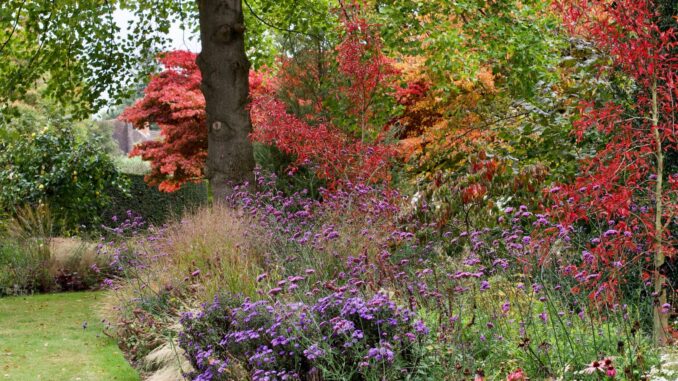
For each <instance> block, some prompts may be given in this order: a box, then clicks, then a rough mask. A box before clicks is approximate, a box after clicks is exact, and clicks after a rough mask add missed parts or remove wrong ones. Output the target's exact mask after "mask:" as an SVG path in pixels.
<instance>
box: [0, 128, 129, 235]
mask: <svg viewBox="0 0 678 381" xmlns="http://www.w3.org/2000/svg"><path fill="white" fill-rule="evenodd" d="M74 135H75V134H74V131H73V129H72V128H71V127H68V126H60V127H46V128H45V129H43V130H42V131H41V132H39V133H33V134H30V135H28V134H27V135H22V136H20V138H18V139H12V140H2V141H0V209H3V210H5V211H9V212H14V210H15V208H16V206H20V205H31V206H38V205H41V204H49V207H50V209H51V211H52V215H53V216H54V220H55V225H56V228H57V229H58V230H59V231H62V232H73V231H77V230H80V229H81V228H82V227H83V226H86V227H91V226H93V225H95V224H96V223H97V222H99V217H100V216H101V212H102V211H103V210H104V208H105V207H106V206H107V205H108V204H109V201H110V198H109V196H108V193H107V192H108V191H109V190H110V189H118V190H120V191H122V189H123V186H124V181H122V179H121V178H120V177H119V176H118V172H117V171H116V169H115V166H114V165H113V163H112V161H111V160H110V159H109V158H108V157H107V156H106V155H105V154H104V153H102V152H101V150H100V147H99V145H98V142H97V141H96V140H93V141H87V142H81V141H77V140H76V139H75V137H74Z"/></svg>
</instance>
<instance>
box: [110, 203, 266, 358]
mask: <svg viewBox="0 0 678 381" xmlns="http://www.w3.org/2000/svg"><path fill="white" fill-rule="evenodd" d="M115 220H116V221H114V223H115V224H116V225H117V226H116V227H115V228H112V229H111V232H112V233H113V234H112V235H111V238H110V239H109V240H107V241H104V242H102V243H101V244H100V246H99V251H100V253H101V254H106V255H109V256H110V257H111V258H112V266H113V267H114V268H115V269H116V270H117V271H118V276H117V277H115V278H112V279H107V280H106V281H105V282H106V283H107V284H108V286H109V287H111V288H112V290H113V292H112V296H111V300H110V303H109V305H110V307H109V308H110V309H112V311H111V313H112V316H115V319H114V320H115V321H114V323H117V333H118V335H119V337H120V339H121V340H122V342H123V345H124V346H126V347H127V348H128V349H129V351H130V352H131V353H132V354H133V355H134V356H143V355H144V354H146V353H148V352H149V351H150V350H152V349H153V348H154V347H157V346H158V345H160V344H162V343H164V342H165V341H166V340H167V339H168V337H169V335H172V330H171V329H170V328H171V326H172V325H173V324H174V322H175V320H176V319H178V316H179V313H180V311H184V310H186V309H190V308H191V307H192V306H196V305H198V304H199V303H201V302H204V301H206V300H211V299H212V298H213V297H214V296H215V295H217V294H219V293H222V292H225V291H228V292H233V293H240V294H242V295H247V296H250V297H255V296H256V292H255V291H256V277H257V275H258V274H260V273H261V271H262V270H261V266H262V262H263V259H262V256H261V253H259V252H258V251H257V250H256V249H255V247H254V246H253V245H252V244H251V243H250V242H248V241H247V240H246V239H245V237H246V231H245V226H244V225H243V224H242V223H240V222H239V220H238V218H237V217H236V216H235V214H234V212H233V211H231V210H229V209H228V208H226V207H224V206H220V205H214V206H213V207H211V208H203V209H200V210H198V211H196V212H195V213H193V214H188V215H186V216H185V217H184V218H182V219H181V220H178V221H176V222H174V223H171V224H169V225H166V226H163V227H160V228H157V227H151V228H150V229H149V230H147V231H146V230H143V234H142V228H143V227H144V225H145V223H144V222H143V221H142V219H141V218H140V217H138V216H135V215H133V214H132V213H131V212H130V213H129V214H128V215H127V216H126V217H125V218H124V219H123V218H120V219H118V218H115Z"/></svg>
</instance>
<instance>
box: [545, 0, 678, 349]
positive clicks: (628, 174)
mask: <svg viewBox="0 0 678 381" xmlns="http://www.w3.org/2000/svg"><path fill="white" fill-rule="evenodd" d="M557 6H558V7H559V9H560V10H561V11H562V13H563V15H564V18H565V22H566V24H567V26H568V27H569V29H570V31H571V32H572V33H574V34H578V35H580V36H582V37H584V38H586V39H588V40H591V41H593V42H594V43H595V44H596V45H597V46H598V47H599V49H601V50H602V51H604V52H606V53H607V54H609V55H610V57H611V58H612V60H613V63H614V69H616V70H620V71H622V72H623V73H625V74H626V75H627V76H628V77H629V78H631V79H633V81H634V83H635V86H636V89H635V94H634V101H635V102H634V103H633V104H632V105H623V104H617V103H613V102H610V103H607V104H603V105H599V104H593V103H584V104H582V105H581V118H580V119H579V120H578V121H577V122H576V124H575V133H576V136H577V138H578V139H580V140H581V139H582V138H583V137H584V136H585V134H588V133H591V132H593V131H596V132H597V133H598V134H600V135H603V136H605V138H606V144H605V146H604V147H603V148H602V149H600V150H599V151H598V152H597V153H596V155H595V156H593V157H591V158H587V159H584V160H583V161H582V167H581V173H580V175H579V176H578V178H577V179H576V182H575V184H573V185H571V186H567V187H563V189H559V188H554V189H552V193H553V194H554V196H555V197H556V201H557V205H558V206H557V208H556V209H555V210H554V215H555V216H557V217H559V218H561V221H562V223H563V225H564V226H566V227H568V226H572V225H573V224H575V223H577V222H581V221H584V222H586V223H587V224H589V226H593V227H595V226H598V229H599V230H598V234H599V237H596V238H594V239H593V240H592V241H591V243H590V245H589V247H588V248H587V251H586V252H585V254H586V255H587V256H588V257H585V258H584V261H583V262H582V263H581V265H579V266H577V267H578V268H576V269H573V271H577V272H578V274H581V273H582V272H584V273H587V274H589V275H590V276H587V277H585V279H593V280H598V279H600V280H601V281H600V282H598V283H597V284H596V285H595V288H594V289H593V290H592V293H591V297H593V298H602V299H606V300H611V299H612V298H614V293H615V292H616V291H615V290H616V289H617V286H618V285H619V284H620V283H621V282H623V280H624V278H625V277H626V276H628V275H629V274H628V272H625V270H626V269H628V268H631V267H630V266H629V265H631V264H633V263H634V262H635V263H641V264H642V265H643V266H644V267H645V268H646V269H647V272H646V276H645V277H646V281H647V282H648V284H652V285H653V289H654V293H653V296H654V298H655V300H654V303H655V314H654V332H655V338H656V341H657V343H659V344H664V343H666V340H667V338H666V331H667V319H666V309H668V307H669V306H668V304H667V297H666V278H665V272H664V270H665V266H664V262H665V258H666V257H667V256H673V255H675V253H676V246H675V244H676V239H675V237H673V236H671V231H670V229H669V225H670V224H671V223H675V218H676V211H677V206H676V196H677V192H678V174H670V173H666V170H665V160H666V154H667V152H669V151H675V150H676V148H677V145H676V143H677V140H676V139H677V135H676V126H677V125H676V123H677V122H676V121H677V119H676V118H677V117H678V115H677V113H678V104H677V103H676V101H677V100H678V99H676V98H678V88H677V85H678V59H677V58H676V56H675V55H672V52H675V51H676V50H675V48H676V46H677V45H678V39H677V36H676V31H675V29H673V28H668V29H662V28H660V27H659V24H658V21H659V17H660V15H659V14H658V13H657V11H656V7H655V6H654V5H653V3H652V2H651V1H638V0H616V1H614V2H610V1H603V0H598V1H591V0H562V1H560V2H558V3H557ZM601 222H602V223H601ZM597 223H601V224H599V225H596V224H597ZM603 274H605V276H604V277H603ZM603 279H605V281H602V280H603ZM650 282H651V283H650Z"/></svg>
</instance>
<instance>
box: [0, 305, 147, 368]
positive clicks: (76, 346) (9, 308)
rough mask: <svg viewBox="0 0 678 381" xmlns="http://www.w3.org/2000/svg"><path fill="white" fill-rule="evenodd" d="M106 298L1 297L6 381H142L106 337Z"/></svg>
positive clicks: (0, 350) (0, 357)
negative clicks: (101, 311) (103, 309)
mask: <svg viewBox="0 0 678 381" xmlns="http://www.w3.org/2000/svg"><path fill="white" fill-rule="evenodd" d="M102 299H103V294H102V293H100V292H87V293H84V292H79V293H61V294H48V295H36V296H28V297H11V298H0V381H5V380H12V381H33V380H40V381H138V380H139V376H138V375H137V373H136V372H135V371H134V370H133V369H132V368H131V367H130V365H129V364H128V363H127V362H126V361H125V359H124V357H123V355H122V353H121V352H120V350H119V349H118V347H117V345H116V344H115V341H114V340H112V339H111V338H109V337H107V336H105V335H103V334H102V323H101V318H100V317H99V315H98V310H99V303H100V301H101V300H102ZM83 322H87V328H86V329H83Z"/></svg>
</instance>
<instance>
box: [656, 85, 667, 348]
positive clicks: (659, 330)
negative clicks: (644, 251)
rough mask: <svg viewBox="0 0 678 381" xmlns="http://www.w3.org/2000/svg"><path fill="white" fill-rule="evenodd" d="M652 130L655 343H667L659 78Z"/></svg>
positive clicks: (662, 156) (662, 159)
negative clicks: (654, 183) (655, 164)
mask: <svg viewBox="0 0 678 381" xmlns="http://www.w3.org/2000/svg"><path fill="white" fill-rule="evenodd" d="M652 132H653V133H654V140H655V150H656V151H655V155H656V156H657V183H656V186H655V191H654V197H655V217H654V229H655V231H654V240H655V245H657V246H656V247H657V252H656V253H655V257H654V292H655V295H657V299H656V305H655V308H654V314H653V315H654V316H653V326H654V327H653V331H654V341H655V344H657V345H659V346H662V345H666V343H667V337H666V327H667V326H668V321H667V320H668V317H667V316H666V315H665V314H662V313H661V308H662V304H664V303H666V292H665V291H664V289H663V287H662V283H663V281H662V275H661V273H660V269H661V267H662V266H663V265H664V253H663V251H662V232H663V227H662V193H663V192H662V186H663V184H662V182H663V177H664V154H663V150H662V139H661V135H660V133H659V111H658V108H657V79H656V77H655V79H654V81H653V83H652Z"/></svg>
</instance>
